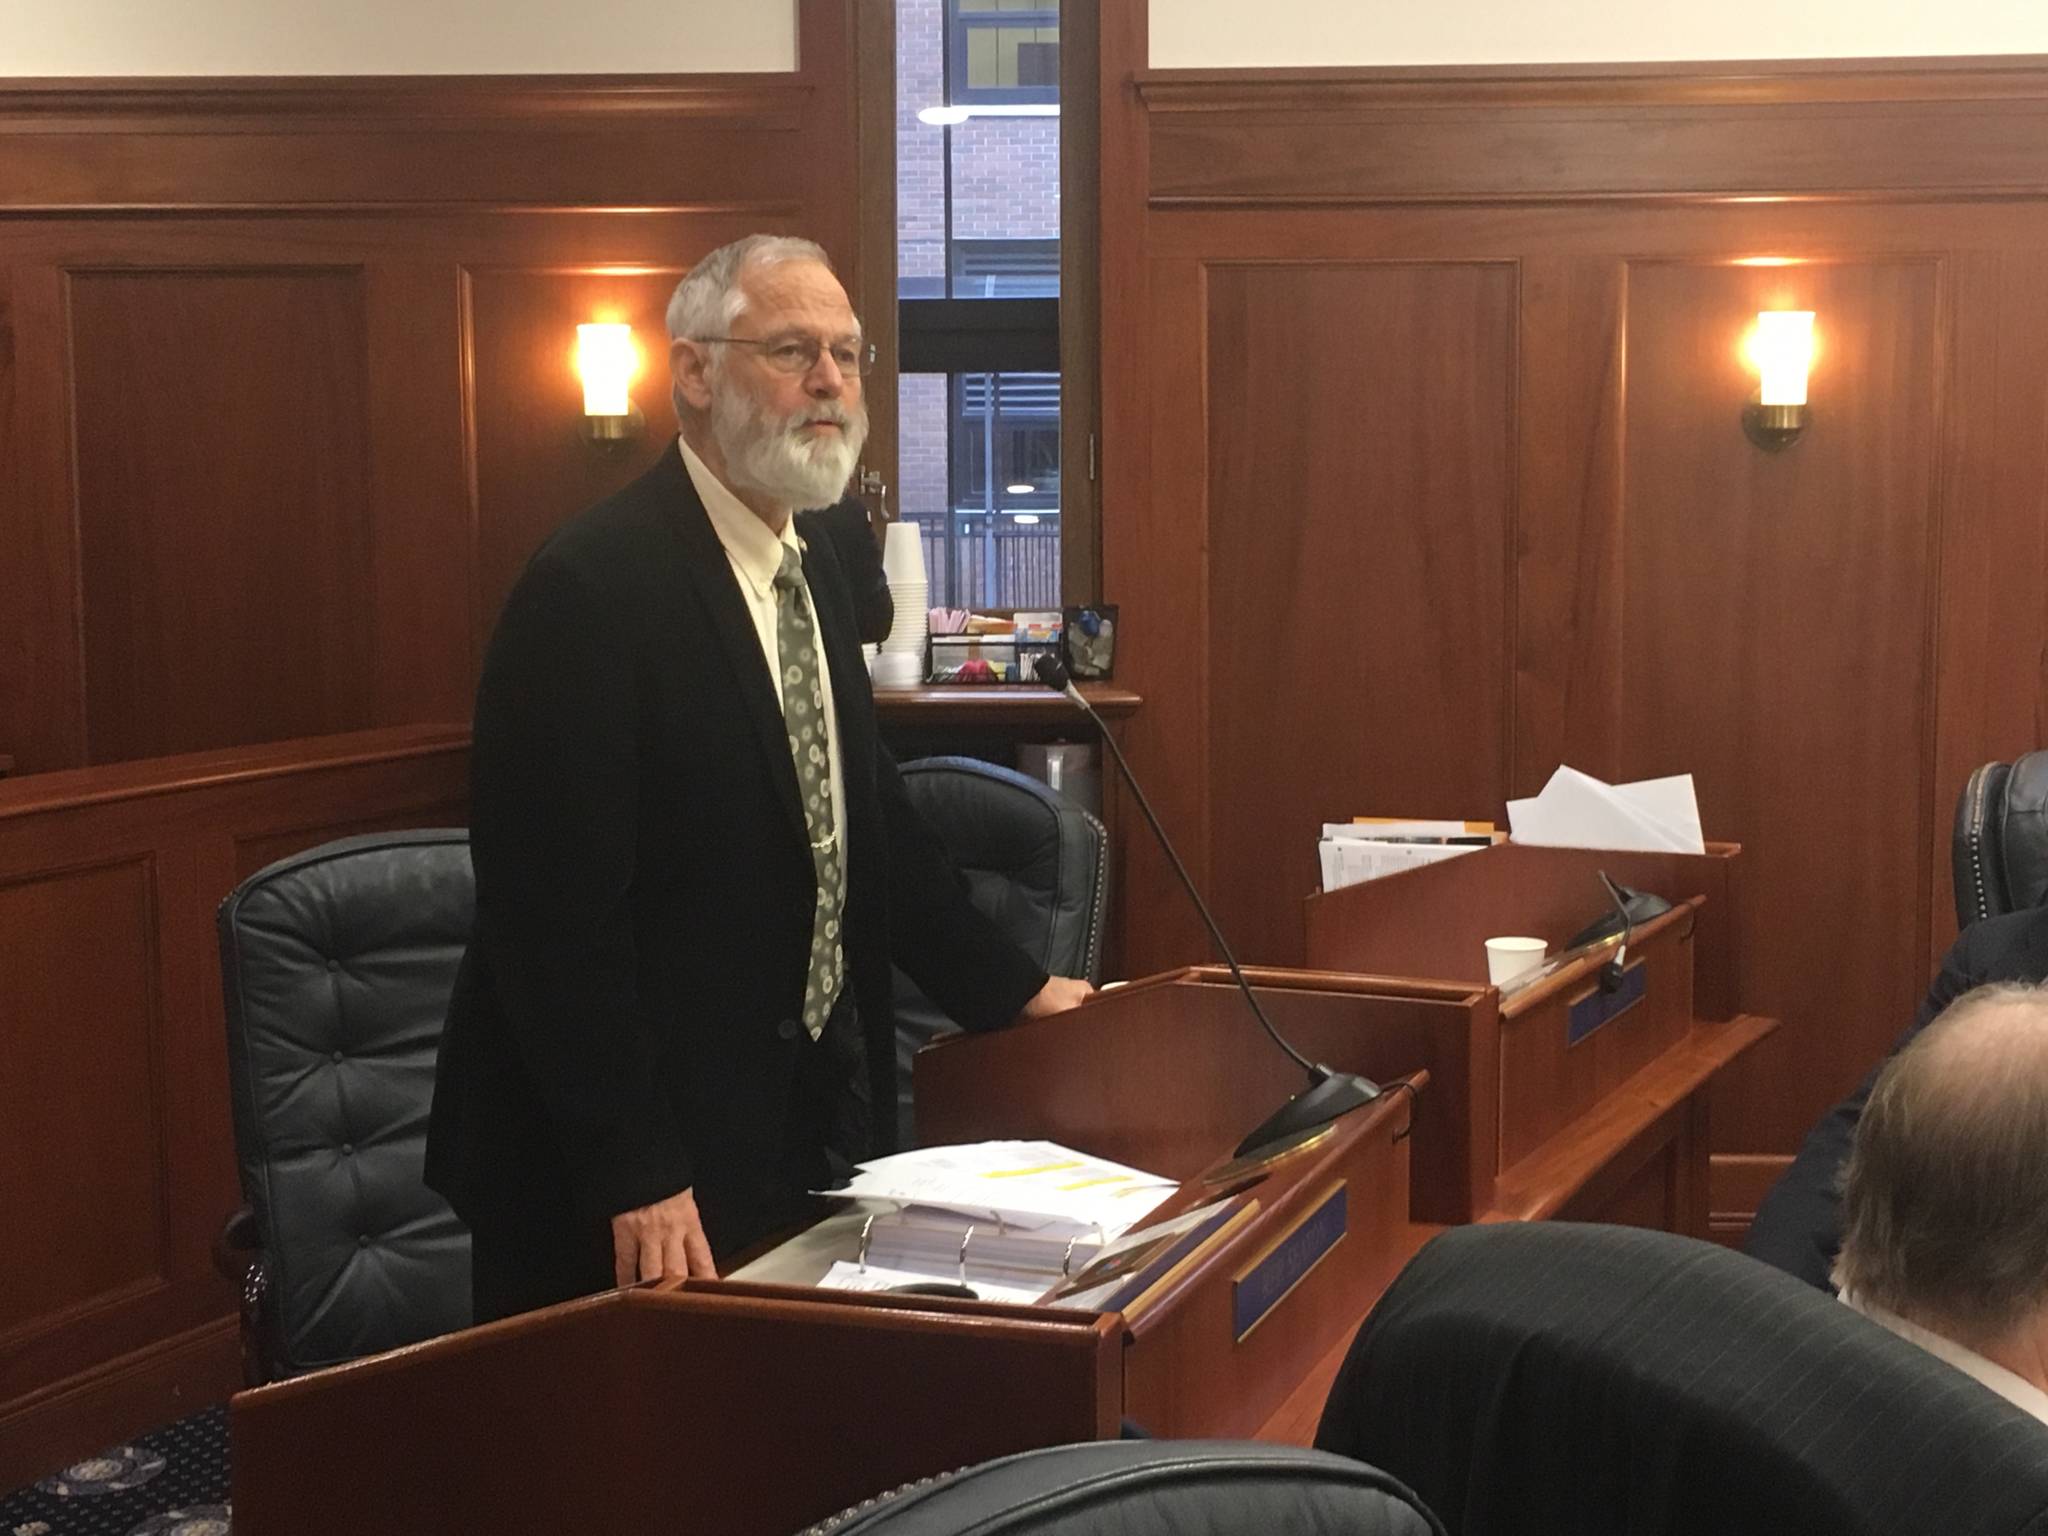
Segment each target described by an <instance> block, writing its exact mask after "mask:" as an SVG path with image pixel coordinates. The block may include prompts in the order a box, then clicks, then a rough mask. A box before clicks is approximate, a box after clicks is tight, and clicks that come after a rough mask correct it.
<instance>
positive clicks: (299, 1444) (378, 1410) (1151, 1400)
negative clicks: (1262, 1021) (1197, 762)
mask: <svg viewBox="0 0 2048 1536" xmlns="http://www.w3.org/2000/svg"><path fill="white" fill-rule="evenodd" d="M1228 1001H1230V1002H1231V1003H1232V1004H1234V1007H1235V1009H1236V1010H1242V1008H1243V1003H1242V1000H1241V999H1236V998H1231V999H1229V1000H1228ZM1216 1002H1217V994H1216V989H1215V988H1214V987H1213V986H1212V985H1211V984H1209V982H1208V981H1207V980H1206V979H1203V978H1199V977H1192V976H1182V977H1169V978H1163V979H1162V980H1160V981H1158V982H1156V983H1154V984H1152V985H1148V986H1144V987H1134V988H1131V989H1128V990H1125V991H1119V992H1115V993H1111V994H1108V995H1107V996H1105V997H1103V998H1101V999H1100V1000H1098V1001H1096V1002H1093V1003H1091V1004H1089V1005H1088V1006H1087V1007H1085V1008H1082V1009H1079V1010H1076V1011H1075V1012H1073V1013H1071V1014H1068V1015H1064V1016H1061V1017H1059V1018H1055V1019H1051V1020H1046V1021H1043V1022H1042V1023H1039V1024H1033V1025H1025V1026H1020V1027H1019V1028H1017V1029H1014V1030H1010V1031H1005V1032H1002V1033H1000V1034H998V1035H993V1036H981V1037H975V1038H974V1039H972V1040H963V1041H961V1042H960V1046H959V1047H958V1048H948V1049H945V1050H937V1051H933V1052H931V1053H929V1054H930V1056H931V1057H932V1059H933V1061H934V1063H935V1064H936V1071H937V1076H935V1077H932V1078H931V1079H930V1080H929V1081H927V1080H926V1073H925V1071H924V1064H923V1063H922V1062H921V1063H920V1093H921V1095H924V1097H922V1098H921V1100H920V1114H921V1115H923V1116H929V1117H931V1118H932V1119H934V1120H935V1121H937V1122H938V1123H940V1124H951V1125H960V1124H964V1123H969V1122H975V1121H980V1122H983V1123H982V1125H981V1128H979V1129H977V1130H975V1131H974V1132H972V1133H971V1135H972V1136H973V1137H974V1138H975V1139H981V1138H983V1137H987V1136H1005V1135H1018V1136H1030V1137H1040V1136H1045V1137H1052V1138H1056V1139H1059V1140H1063V1141H1067V1142H1069V1143H1071V1144H1073V1145H1076V1146H1080V1147H1082V1148H1084V1149H1085V1150H1087V1151H1090V1152H1094V1153H1098V1154H1101V1155H1104V1156H1109V1157H1114V1158H1117V1159H1119V1160H1123V1161H1128V1162H1131V1163H1134V1164H1135V1165H1137V1166H1139V1167H1144V1168H1148V1169H1151V1170H1153V1171H1156V1172H1161V1173H1165V1174H1169V1175H1171V1176H1173V1177H1176V1178H1178V1179H1181V1180H1183V1183H1182V1186H1181V1188H1180V1190H1179V1191H1178V1192H1177V1193H1176V1194H1175V1195H1174V1196H1173V1197H1172V1198H1171V1199H1170V1200H1169V1201H1168V1202H1167V1204H1166V1205H1165V1206H1164V1207H1162V1214H1169V1213H1171V1212H1174V1211H1176V1210H1182V1209H1189V1208H1193V1207H1195V1206H1200V1205H1206V1204H1209V1203H1211V1202H1214V1201H1217V1200H1223V1199H1229V1200H1234V1201H1235V1202H1237V1203H1236V1205H1235V1206H1234V1208H1233V1210H1232V1214H1231V1217H1230V1219H1229V1220H1228V1221H1227V1222H1226V1223H1225V1224H1224V1225H1222V1226H1221V1227H1219V1228H1218V1230H1216V1231H1215V1232H1213V1233H1212V1234H1210V1236H1209V1237H1208V1238H1207V1239H1206V1240H1205V1241H1203V1242H1202V1243H1201V1244H1200V1246H1198V1247H1195V1248H1194V1249H1193V1250H1192V1251H1191V1252H1188V1253H1186V1254H1184V1255H1181V1256H1179V1257H1177V1258H1176V1259H1173V1260H1172V1261H1171V1262H1170V1263H1168V1264H1167V1265H1166V1266H1165V1267H1164V1268H1163V1269H1162V1270H1161V1272H1160V1273H1158V1274H1157V1275H1156V1276H1154V1277H1153V1278H1152V1279H1151V1280H1150V1282H1149V1283H1147V1284H1146V1285H1145V1286H1144V1288H1143V1289H1142V1291H1141V1293H1140V1294H1138V1295H1136V1296H1135V1297H1133V1298H1131V1299H1129V1300H1128V1301H1127V1302H1126V1303H1125V1304H1124V1305H1123V1307H1122V1308H1121V1310H1119V1311H1117V1312H1100V1313H1099V1312H1093V1311H1076V1310H1059V1309H1053V1308H1043V1307H1016V1306H1004V1305H997V1304H991V1303H981V1302H969V1301H955V1300H950V1299H946V1298H934V1297H910V1296H896V1295H887V1294H851V1293H847V1292H828V1291H819V1290H814V1289H810V1288H807V1287H797V1286H778V1285H761V1284H754V1283H742V1282H736V1281H730V1280H719V1281H688V1282H663V1283H660V1284H656V1285H651V1286H643V1287H636V1288H634V1289H632V1290H627V1291H614V1292H610V1293H607V1294H605V1295H602V1296H597V1297H592V1298H589V1299H586V1300H583V1301H578V1302H572V1303H568V1304H566V1305H563V1306H559V1307H553V1308H548V1309H546V1310H544V1311H541V1312H535V1313H531V1314H528V1315H526V1316H524V1317H517V1318H511V1319H507V1320H505V1321H503V1322H499V1323H493V1324H490V1325H487V1326H485V1327H482V1328H474V1329H469V1330H466V1331H464V1332H462V1333H457V1334H453V1335H450V1336H448V1337H446V1338H443V1339H437V1340H433V1341H431V1342H429V1343H425V1344H421V1345H417V1346H414V1347H412V1348H409V1349H402V1350H397V1351H393V1352H391V1353H389V1354H385V1355H380V1356H375V1357H372V1358H370V1359H367V1360H361V1361H356V1362H354V1363H352V1364H349V1365H344V1366H339V1367H336V1368H334V1369H332V1370H327V1371H321V1372H316V1373H314V1374H312V1375H309V1376H305V1377H301V1378H299V1379H297V1380H293V1381H288V1382H283V1383H279V1384H276V1385H273V1386H268V1387H261V1388H257V1389H254V1390H252V1391H248V1392H244V1393H241V1394H239V1395H238V1396H237V1397H236V1398H235V1399H234V1401H233V1404H232V1406H231V1408H230V1426H231V1429H232V1433H233V1441H234V1460H233V1464H234V1507H235V1526H236V1530H237V1531H238V1532H239V1533H243V1536H249V1533H254V1536H272V1533H280V1532H290V1533H292V1536H328V1533H332V1536H342V1533H344V1532H347V1533H355V1532H360V1531H363V1530H377V1529H392V1530H417V1531H437V1530H449V1531H456V1530H460V1531H470V1530H491V1529H504V1528H508V1527H510V1528H517V1529H533V1528H541V1527H548V1528H557V1529H576V1530H656V1529H674V1530H689V1531H692V1532H707V1533H721V1532H732V1533H735V1536H737V1533H747V1536H760V1533H765V1532H777V1531H789V1532H793V1531H796V1530H798V1529H800V1528H801V1527H803V1526H804V1525H806V1524H808V1523H810V1522H813V1521H816V1520H819V1519H823V1518H825V1517H826V1516H829V1515H831V1514H832V1513H834V1512H836V1511H837V1510H839V1509H842V1508H844V1507H846V1506H849V1505H851V1504H854V1503H857V1502H859V1501H860V1500H862V1499H864V1498H867V1497H869V1496H871V1495H873V1494H875V1493H878V1492H881V1491H883V1490H885V1489H888V1488H891V1487H895V1486H899V1485H901V1484H903V1483H905V1482H909V1481H912V1480H914V1479H917V1478H920V1477H926V1476H930V1475H932V1474H934V1473H937V1472H942V1471H946V1470H949V1469H951V1468H954V1467H959V1466H964V1465H968V1464H970V1463H973V1462H976V1461H981V1460H986V1459H988V1458H990V1457H993V1456H999V1455H1004V1454H1007V1453H1009V1452H1013V1451H1019V1450H1025V1449H1030V1448H1032V1447H1036V1446H1042V1445H1054V1444H1061V1443H1065V1442H1069V1441H1075V1440H1088V1439H1098V1438H1105V1437H1114V1436H1115V1435H1116V1433H1117V1430H1118V1425H1119V1422H1120V1420H1121V1419H1123V1418H1126V1417H1128V1418H1130V1419H1133V1420H1135V1421H1137V1422H1139V1423H1141V1424H1143V1425H1145V1426H1146V1427H1147V1428H1148V1429H1149V1430H1151V1431H1152V1432H1153V1433H1155V1434H1160V1435H1173V1436H1219V1437H1235V1438H1243V1437H1248V1436H1251V1435H1253V1434H1255V1433H1257V1432H1258V1431H1259V1430H1260V1429H1261V1427H1262V1426H1264V1425H1265V1424H1266V1423H1267V1422H1268V1421H1269V1420H1270V1419H1271V1418H1272V1416H1273V1415H1274V1414H1275V1413H1276V1412H1278V1411H1279V1410H1280V1409H1281V1407H1282V1406H1283V1405H1284V1404H1285V1403H1286V1402H1287V1401H1288V1399H1289V1398H1290V1396H1291V1395H1292V1394H1293V1393H1295V1392H1296V1391H1297V1389H1298V1387H1299V1384H1300V1382H1301V1381H1302V1379H1303V1378H1304V1377H1305V1376H1307V1375H1308V1374H1310V1373H1311V1372H1313V1371H1315V1370H1316V1369H1317V1368H1318V1363H1319V1362H1320V1361H1322V1360H1324V1359H1326V1358H1328V1357H1330V1355H1331V1354H1332V1352H1333V1351H1341V1349H1342V1348H1343V1346H1344V1344H1345V1343H1346V1342H1347V1340H1348V1339H1349V1336H1350V1333H1351V1330H1352V1329H1353V1328H1354V1327H1355V1325H1356V1322H1357V1319H1358V1317H1359V1315H1360V1313H1361V1311H1362V1310H1363V1306H1364V1304H1365V1301H1366V1300H1367V1299H1369V1298H1371V1297H1373V1296H1376V1295H1378V1294H1379V1292H1380V1290H1381V1289H1383V1288H1384V1287H1385V1285H1386V1284H1387V1283H1388V1281H1389V1280H1391V1279H1392V1277H1393V1274H1394V1272H1395V1270H1396V1269H1397V1268H1398V1267H1399V1264H1400V1263H1401V1262H1402V1259H1403V1258H1404V1257H1405V1254H1406V1247H1405V1245H1406V1243H1407V1242H1408V1234H1409V1224H1408V1209H1407V1191H1408V1184H1409V1177H1408V1149H1409V1146H1410V1141H1409V1130H1410V1126H1411V1115H1410V1108H1411V1105H1412V1104H1413V1103H1415V1102H1416V1100H1417V1095H1416V1094H1415V1093H1408V1092H1390V1093H1388V1094H1386V1095H1385V1096H1383V1097H1382V1098H1381V1099H1379V1100H1378V1101H1376V1102H1375V1103H1374V1104H1372V1105H1370V1106H1368V1107H1367V1108H1366V1109H1364V1110H1361V1111H1359V1112H1357V1113H1355V1114H1353V1115H1351V1116H1348V1117H1347V1118H1346V1119H1344V1120H1343V1121H1341V1122H1339V1123H1338V1124H1337V1125H1335V1126H1333V1127H1331V1128H1329V1130H1328V1131H1327V1132H1326V1133H1325V1134H1323V1135H1322V1136H1320V1137H1319V1138H1317V1139H1315V1140H1313V1141H1312V1142H1310V1143H1309V1144H1307V1145H1305V1146H1302V1147H1301V1148H1299V1149H1297V1150H1295V1151H1293V1152H1292V1153H1290V1154H1289V1155H1288V1156H1286V1157H1285V1158H1283V1159H1281V1160H1279V1161H1277V1162H1276V1163H1274V1164H1272V1165H1270V1166H1269V1167H1267V1168H1265V1169H1263V1170H1249V1169H1247V1170H1241V1171H1238V1172H1235V1173H1230V1172H1229V1171H1228V1170H1226V1169H1225V1168H1223V1166H1222V1165H1225V1164H1227V1163H1228V1162H1229V1161H1230V1150H1231V1148H1232V1147H1233V1145H1234V1144H1235V1142H1236V1141H1237V1140H1238V1138H1239V1137H1240V1136H1242V1135H1243V1134H1244V1132H1245V1131H1247V1130H1248V1129H1249V1128H1250V1127H1251V1126H1252V1125H1254V1124H1256V1123H1257V1122H1258V1121H1259V1120H1260V1119H1262V1118H1264V1116H1265V1115H1266V1114H1267V1113H1269V1112H1270V1111H1271V1110H1272V1109H1273V1108H1274V1107H1276V1106H1277V1105H1278V1103H1279V1102H1280V1101H1281V1099H1283V1098H1284V1097H1286V1095H1287V1094H1288V1093H1290V1092H1292V1091H1293V1089H1294V1087H1295V1086H1296V1084H1295V1083H1294V1082H1293V1081H1291V1074H1290V1073H1289V1072H1288V1071H1286V1070H1277V1069H1275V1068H1274V1067H1273V1066H1272V1065H1271V1063H1278V1066H1279V1068H1280V1069H1284V1068H1285V1067H1286V1063H1285V1061H1284V1058H1281V1057H1280V1056H1279V1053H1278V1052H1276V1051H1275V1050H1274V1049H1273V1047H1272V1046H1271V1044H1270V1043H1269V1042H1268V1041H1266V1040H1265V1038H1264V1037H1263V1036H1262V1035H1260V1034H1259V1033H1258V1032H1257V1031H1256V1029H1255V1028H1254V1027H1251V1026H1250V1025H1249V1024H1248V1022H1247V1021H1246V1020H1245V1019H1243V1018H1241V1017H1239V1016H1238V1013H1237V1012H1233V1011H1230V1010H1226V1009H1223V1008H1219V1007H1218V1006H1216ZM1378 1006H1379V1000H1377V999H1371V998H1365V997H1359V996H1349V995H1343V994H1330V995H1329V996H1327V997H1324V998H1322V999H1320V1000H1319V1001H1316V1002H1313V1003H1311V1004H1309V1005H1307V1007H1306V1009H1305V1010H1297V1011H1299V1012H1303V1013H1304V1016H1305V1017H1306V1016H1310V1015H1315V1014H1320V1013H1324V1012H1327V1013H1329V1014H1330V1015H1331V1017H1332V1022H1331V1024H1330V1025H1329V1027H1328V1028H1327V1030H1324V1029H1321V1028H1320V1027H1319V1026H1318V1027H1311V1028H1310V1029H1309V1031H1308V1032H1309V1033H1310V1034H1311V1035H1315V1036H1317V1037H1318V1038H1320V1037H1321V1035H1324V1034H1327V1035H1328V1037H1329V1038H1330V1039H1331V1040H1332V1041H1341V1039H1343V1038H1344V1037H1346V1036H1358V1037H1360V1038H1362V1037H1363V1034H1364V1033H1366V1032H1367V1031H1365V1030H1363V1029H1362V1028H1361V1024H1362V1022H1363V1021H1366V1020H1367V1019H1368V1018H1369V1016H1370V1015H1371V1014H1372V1013H1374V1012H1375V1010H1376V1009H1377V1008H1378ZM975 1046H985V1047H992V1048H993V1051H992V1054H990V1055H989V1056H988V1057H986V1058H985V1059H981V1060H979V1061H978V1062H977V1060H976V1058H977V1056H978V1053H977V1052H976V1051H975V1050H974V1047H975ZM1269 1058H1270V1063H1269V1060H1268V1059H1269ZM1105 1072H1109V1073H1112V1074H1118V1075H1120V1080H1121V1081H1123V1082H1124V1083H1126V1085H1127V1088H1128V1091H1129V1092H1130V1093H1131V1094H1132V1095H1133V1099H1134V1102H1132V1103H1131V1104H1129V1106H1128V1108H1129V1110H1130V1113H1129V1114H1127V1115H1126V1116H1124V1117H1123V1119H1124V1121H1125V1122H1126V1123H1125V1124H1123V1125H1122V1126H1121V1127H1120V1128H1119V1129H1118V1131H1117V1133H1116V1134H1115V1135H1114V1136H1109V1135H1092V1136H1090V1135H1083V1134H1081V1133H1082V1132H1083V1131H1090V1132H1092V1131H1096V1130H1100V1129H1102V1126H1101V1124H1100V1123H1099V1122H1098V1121H1097V1120H1096V1118H1095V1117H1094V1114H1093V1111H1092V1109H1090V1108H1089V1106H1090V1105H1091V1104H1092V1103H1094V1102H1095V1100H1094V1099H1093V1098H1092V1097H1091V1096H1089V1095H1082V1096H1080V1097H1078V1098H1075V1097H1070V1096H1069V1094H1068V1092H1067V1089H1066V1085H1069V1084H1074V1083H1092V1082H1096V1081H1098V1080H1099V1079H1100V1078H1101V1077H1102V1076H1103V1074H1104V1073H1105ZM1122 1074H1129V1075H1127V1076H1124V1075H1122ZM1268 1083H1270V1084H1271V1088H1272V1091H1270V1092H1268V1091H1267V1088H1266V1086H1265V1085H1266V1084H1268ZM1413 1086H1414V1087H1415V1088H1416V1089H1417V1090H1418V1092H1419V1093H1420V1095H1421V1096H1422V1097H1423V1098H1425V1099H1426V1097H1427V1094H1428V1092H1429V1088H1428V1084H1427V1081H1426V1078H1425V1077H1423V1076H1422V1075H1421V1074H1418V1075H1417V1078H1416V1081H1415V1083H1414V1085H1413ZM948 1134H949V1135H950V1133H948ZM952 1139H966V1138H965V1137H964V1136H954V1137H952ZM1205 1174H1216V1175H1218V1177H1216V1178H1213V1179H1211V1178H1205V1177H1204V1176H1205Z"/></svg>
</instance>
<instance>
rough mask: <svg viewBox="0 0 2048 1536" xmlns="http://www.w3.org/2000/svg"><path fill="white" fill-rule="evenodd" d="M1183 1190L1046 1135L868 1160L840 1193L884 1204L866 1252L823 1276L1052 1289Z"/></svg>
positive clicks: (854, 1281) (870, 1225)
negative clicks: (878, 1274)
mask: <svg viewBox="0 0 2048 1536" xmlns="http://www.w3.org/2000/svg"><path fill="white" fill-rule="evenodd" d="M1178 1187H1179V1186H1178V1185H1177V1184H1176V1183H1175V1182H1174V1181H1173V1180H1172V1179H1167V1178H1162V1177H1160V1176H1159V1175H1157V1174H1150V1173H1145V1172H1142V1171H1141V1170H1139V1169H1136V1168H1127V1167H1125V1166H1124V1165H1123V1164H1121V1163H1112V1162H1109V1161H1107V1160H1106V1159H1103V1158H1098V1157H1090V1156H1088V1155H1087V1154H1086V1153H1082V1152H1076V1151H1073V1150H1072V1149H1071V1148H1068V1147H1063V1146H1060V1145H1059V1144H1058V1143H1056V1142H1050V1141H984V1142H976V1143H974V1144H972V1145H968V1146H958V1147H927V1148H923V1149H920V1150H918V1151H915V1152H901V1153H898V1154H897V1155H895V1156H894V1157H884V1158H878V1159H876V1160H875V1161H873V1162H870V1163H864V1164H862V1165H861V1167H860V1170H859V1172H858V1173H857V1175H856V1176H855V1177H854V1179H853V1181H852V1182H851V1183H850V1184H848V1185H847V1186H846V1187H845V1188H844V1189H835V1190H829V1191H825V1193H827V1194H830V1195H832V1196H835V1197H840V1198H848V1199H855V1200H860V1201H863V1202H868V1203H875V1202H881V1203H882V1204H883V1206H884V1209H883V1210H882V1212H881V1214H878V1215H877V1216H876V1217H875V1218H874V1219H873V1220H872V1221H870V1222H866V1223H864V1235H863V1239H862V1250H861V1255H860V1259H859V1261H858V1262H856V1263H852V1264H846V1263H841V1264H838V1265H835V1266H834V1268H833V1272H832V1273H831V1274H828V1275H827V1276H826V1277H825V1279H824V1281H823V1284H825V1285H826V1286H827V1287H833V1288H838V1289H874V1288H876V1285H875V1282H874V1280H873V1276H874V1274H875V1273H876V1272H877V1271H880V1272H884V1273H885V1274H886V1275H887V1276H889V1277H890V1278H887V1279H886V1280H885V1281H884V1282H883V1284H884V1286H885V1287H886V1286H890V1285H901V1284H908V1283H912V1282H915V1281H919V1280H942V1281H950V1282H955V1283H964V1284H968V1285H971V1286H973V1287H974V1288H975V1289H976V1290H977V1291H979V1292H982V1293H983V1294H984V1295H987V1296H990V1297H992V1298H993V1299H998V1300H1008V1299H1016V1298H1015V1296H1014V1295H1012V1294H1010V1293H1012V1292H1028V1295H1027V1296H1026V1297H1025V1299H1032V1298H1035V1297H1037V1296H1040V1295H1042V1294H1044V1293H1045V1291H1046V1290H1048V1289H1049V1288H1050V1287H1052V1286H1053V1285H1055V1284H1057V1283H1059V1282H1060V1281H1061V1280H1062V1279H1063V1278H1064V1277H1067V1276H1070V1275H1073V1274H1076V1273H1078V1272H1079V1271H1080V1270H1082V1269H1083V1268H1085V1267H1086V1266H1087V1265H1088V1264H1090V1263H1092V1262H1093V1261H1094V1260H1095V1259H1096V1258H1097V1257H1099V1256H1100V1255H1101V1254H1102V1253H1103V1251H1104V1250H1105V1249H1106V1248H1108V1247H1109V1246H1110V1245H1111V1244H1112V1243H1114V1242H1115V1241H1116V1240H1117V1239H1118V1238H1119V1237H1121V1236H1123V1235H1124V1233H1125V1232H1127V1231H1129V1230H1130V1229H1131V1228H1132V1227H1133V1226H1135V1225H1136V1224H1137V1223H1138V1222H1140V1221H1142V1220H1143V1219H1144V1218H1145V1216H1146V1215H1147V1214H1148V1213H1150V1212H1151V1211H1152V1210H1153V1209H1154V1208H1155V1207H1157V1206H1158V1204H1159V1203H1160V1201H1162V1200H1164V1199H1165V1198H1166V1197H1167V1196H1168V1195H1170V1194H1172V1193H1173V1192H1174V1190H1175V1189H1176V1188H1178Z"/></svg>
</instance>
